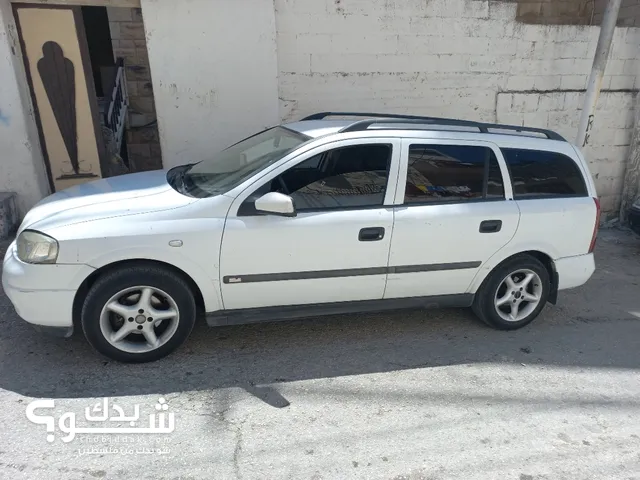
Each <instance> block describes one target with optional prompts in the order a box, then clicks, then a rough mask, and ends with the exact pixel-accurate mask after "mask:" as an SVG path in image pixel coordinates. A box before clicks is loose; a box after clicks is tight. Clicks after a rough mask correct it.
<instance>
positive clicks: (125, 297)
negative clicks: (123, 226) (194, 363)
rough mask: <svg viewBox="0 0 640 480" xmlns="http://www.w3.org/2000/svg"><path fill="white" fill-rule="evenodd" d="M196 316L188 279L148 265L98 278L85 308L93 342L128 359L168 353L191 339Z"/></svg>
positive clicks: (139, 360)
mask: <svg viewBox="0 0 640 480" xmlns="http://www.w3.org/2000/svg"><path fill="white" fill-rule="evenodd" d="M154 317H155V318H154ZM195 319H196V304H195V299H194V296H193V292H192V291H191V289H190V288H189V285H188V284H187V282H186V281H185V280H184V279H183V278H181V277H180V276H179V275H176V274H175V273H173V272H171V271H169V270H168V269H165V268H162V267H159V266H155V265H148V264H146V265H145V264H134V265H128V266H126V267H123V268H119V269H117V270H114V271H111V272H108V273H106V274H104V275H103V276H101V277H99V278H98V280H97V281H96V282H95V283H94V284H93V285H92V286H91V288H90V289H89V292H88V293H87V296H86V298H85V300H84V304H83V306H82V313H81V323H82V330H83V331H84V335H85V337H86V338H87V340H88V341H89V343H90V344H91V345H92V346H93V347H94V348H95V349H96V350H97V351H98V352H100V353H101V354H103V355H105V356H106V357H108V358H110V359H112V360H116V361H119V362H126V363H143V362H152V361H155V360H158V359H160V358H163V357H165V356H167V355H169V354H170V353H171V352H173V351H174V350H175V349H177V348H178V347H179V346H180V345H181V344H182V343H183V342H184V341H185V340H186V339H187V337H188V336H189V334H190V333H191V330H192V329H193V326H194V324H195ZM123 328H124V329H125V330H122V331H121V329H123ZM116 339H117V340H116Z"/></svg>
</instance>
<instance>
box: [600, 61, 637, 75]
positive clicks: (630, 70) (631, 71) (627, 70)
mask: <svg viewBox="0 0 640 480" xmlns="http://www.w3.org/2000/svg"><path fill="white" fill-rule="evenodd" d="M608 70H609V69H608V67H607V73H609V72H608ZM619 73H620V74H624V75H633V76H638V75H640V62H639V61H638V60H637V59H633V60H625V61H624V67H623V69H622V72H619Z"/></svg>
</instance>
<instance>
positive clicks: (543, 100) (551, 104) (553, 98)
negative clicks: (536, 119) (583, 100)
mask: <svg viewBox="0 0 640 480" xmlns="http://www.w3.org/2000/svg"><path fill="white" fill-rule="evenodd" d="M538 109H539V110H540V111H542V112H555V111H561V110H563V109H564V93H550V94H541V95H540V98H539V99H538Z"/></svg>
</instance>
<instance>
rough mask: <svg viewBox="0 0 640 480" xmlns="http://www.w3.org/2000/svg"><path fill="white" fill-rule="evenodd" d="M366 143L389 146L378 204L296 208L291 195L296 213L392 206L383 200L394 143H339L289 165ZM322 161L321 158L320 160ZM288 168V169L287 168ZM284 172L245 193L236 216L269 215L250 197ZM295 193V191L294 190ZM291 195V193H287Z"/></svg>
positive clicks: (365, 144) (389, 172) (367, 143)
mask: <svg viewBox="0 0 640 480" xmlns="http://www.w3.org/2000/svg"><path fill="white" fill-rule="evenodd" d="M368 145H378V146H385V147H389V158H388V159H387V183H386V185H385V187H384V192H383V194H382V203H381V204H380V205H366V206H350V207H331V208H329V207H327V208H323V207H318V208H300V209H298V208H297V207H296V206H295V205H296V203H295V199H294V198H293V197H292V200H293V206H294V208H295V210H296V213H318V212H336V211H340V212H342V211H353V210H376V209H380V208H393V207H395V206H396V205H385V203H384V200H385V198H386V196H387V192H388V190H389V181H390V180H391V175H390V174H391V165H392V163H393V153H394V144H393V143H388V142H370V143H369V142H366V143H354V144H348V145H341V146H337V147H332V148H328V149H326V150H323V151H322V152H318V153H317V154H316V155H311V156H310V157H307V158H305V159H304V160H301V161H300V162H298V163H296V164H295V165H294V166H292V167H290V168H294V167H296V166H298V165H300V164H301V163H303V162H306V161H307V160H310V159H312V158H313V157H315V156H317V155H324V154H326V153H327V152H330V151H333V150H339V149H341V148H349V147H362V146H368ZM321 161H322V160H321ZM287 170H289V169H287ZM287 170H285V171H284V172H286V171H287ZM284 172H282V173H279V174H278V175H276V176H275V177H273V178H271V179H270V180H267V181H266V182H265V183H263V184H261V185H260V186H259V187H257V188H256V189H255V190H253V191H252V192H251V193H250V194H249V195H247V197H246V198H245V199H244V200H243V201H242V203H241V204H240V206H239V207H238V212H237V213H236V217H258V216H267V215H269V213H267V212H260V211H258V210H256V208H255V201H256V200H257V199H254V200H253V201H251V198H252V197H253V195H254V194H255V193H256V192H257V191H258V190H260V189H261V188H262V187H264V186H265V185H266V184H267V183H269V182H272V181H273V180H274V179H275V178H278V177H279V176H280V175H282V174H283V173H284ZM294 193H295V192H294ZM289 196H291V195H289ZM243 210H247V211H246V212H243Z"/></svg>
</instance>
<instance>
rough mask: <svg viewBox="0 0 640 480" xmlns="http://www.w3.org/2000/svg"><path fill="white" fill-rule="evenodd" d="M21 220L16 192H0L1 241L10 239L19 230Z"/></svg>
mask: <svg viewBox="0 0 640 480" xmlns="http://www.w3.org/2000/svg"><path fill="white" fill-rule="evenodd" d="M18 224H19V218H18V209H17V207H16V194H15V193H14V192H0V239H5V238H8V237H9V236H10V235H12V234H13V233H15V231H16V230H17V229H18V226H19V225H18Z"/></svg>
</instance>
